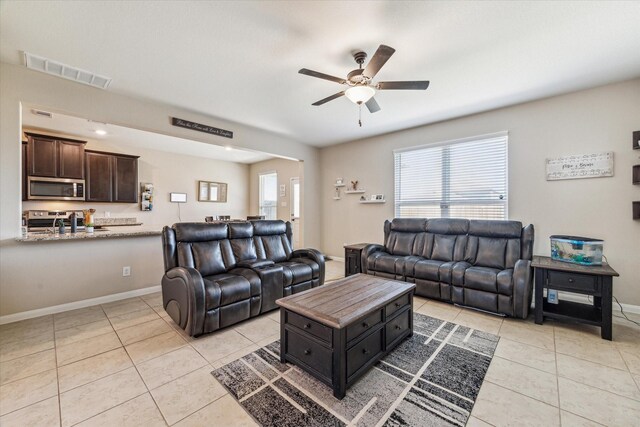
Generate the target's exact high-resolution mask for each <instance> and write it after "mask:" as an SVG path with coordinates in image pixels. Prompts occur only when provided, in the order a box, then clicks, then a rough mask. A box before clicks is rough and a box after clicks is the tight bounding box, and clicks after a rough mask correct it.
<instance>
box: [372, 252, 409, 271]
mask: <svg viewBox="0 0 640 427" xmlns="http://www.w3.org/2000/svg"><path fill="white" fill-rule="evenodd" d="M404 259H405V257H404V256H401V255H391V254H388V253H386V252H374V253H372V254H371V255H370V256H369V258H368V259H367V270H371V271H377V272H382V273H387V274H392V275H395V274H398V275H403V274H404Z"/></svg>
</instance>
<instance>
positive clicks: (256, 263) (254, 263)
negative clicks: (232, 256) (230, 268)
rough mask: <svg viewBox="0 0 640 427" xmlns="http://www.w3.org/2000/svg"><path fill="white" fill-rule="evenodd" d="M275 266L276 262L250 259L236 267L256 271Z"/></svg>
mask: <svg viewBox="0 0 640 427" xmlns="http://www.w3.org/2000/svg"><path fill="white" fill-rule="evenodd" d="M274 264H275V262H273V261H271V260H270V259H248V260H244V261H240V262H239V263H237V264H236V265H237V266H238V267H243V268H251V269H255V268H260V267H267V266H270V265H274Z"/></svg>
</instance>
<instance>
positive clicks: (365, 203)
mask: <svg viewBox="0 0 640 427" xmlns="http://www.w3.org/2000/svg"><path fill="white" fill-rule="evenodd" d="M360 203H362V204H363V205H373V204H376V203H387V201H386V200H360Z"/></svg>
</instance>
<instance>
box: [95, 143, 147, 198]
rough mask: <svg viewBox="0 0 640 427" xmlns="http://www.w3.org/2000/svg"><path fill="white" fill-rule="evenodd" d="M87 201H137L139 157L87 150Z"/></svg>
mask: <svg viewBox="0 0 640 427" xmlns="http://www.w3.org/2000/svg"><path fill="white" fill-rule="evenodd" d="M85 158H86V160H85V164H86V189H87V190H86V198H85V200H86V201H87V202H114V203H137V202H138V156H129V155H126V154H115V153H106V152H102V151H91V150H86V151H85Z"/></svg>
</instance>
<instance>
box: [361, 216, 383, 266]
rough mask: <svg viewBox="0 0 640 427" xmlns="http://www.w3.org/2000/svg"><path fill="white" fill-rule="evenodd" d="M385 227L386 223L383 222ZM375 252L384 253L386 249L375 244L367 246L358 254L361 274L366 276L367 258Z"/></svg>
mask: <svg viewBox="0 0 640 427" xmlns="http://www.w3.org/2000/svg"><path fill="white" fill-rule="evenodd" d="M385 225H386V222H385ZM375 252H386V249H385V247H384V246H382V245H378V244H375V243H372V244H369V245H367V246H365V247H364V248H362V252H360V264H361V266H362V273H363V274H367V269H368V268H367V267H368V265H367V260H368V259H369V256H370V255H371V254H373V253H375Z"/></svg>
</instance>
